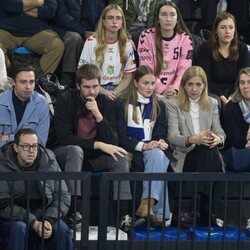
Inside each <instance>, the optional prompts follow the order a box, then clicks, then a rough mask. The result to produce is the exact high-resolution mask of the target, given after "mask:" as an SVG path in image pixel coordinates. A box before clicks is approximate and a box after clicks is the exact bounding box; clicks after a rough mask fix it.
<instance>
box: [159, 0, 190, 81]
mask: <svg viewBox="0 0 250 250" xmlns="http://www.w3.org/2000/svg"><path fill="white" fill-rule="evenodd" d="M164 6H170V7H173V8H174V9H175V10H176V13H177V23H176V25H175V27H174V31H175V32H177V33H183V32H185V33H186V34H188V35H189V37H190V40H191V41H192V36H191V34H190V32H189V30H188V28H187V26H186V24H185V22H184V21H183V19H182V16H181V12H180V10H179V8H178V6H177V5H176V4H175V3H174V2H171V1H166V2H163V3H162V4H161V5H159V7H158V9H157V13H156V17H155V47H156V69H155V74H156V76H159V75H160V73H161V71H162V64H163V48H162V39H163V37H162V32H161V25H160V23H159V14H160V10H161V8H162V7H164Z"/></svg>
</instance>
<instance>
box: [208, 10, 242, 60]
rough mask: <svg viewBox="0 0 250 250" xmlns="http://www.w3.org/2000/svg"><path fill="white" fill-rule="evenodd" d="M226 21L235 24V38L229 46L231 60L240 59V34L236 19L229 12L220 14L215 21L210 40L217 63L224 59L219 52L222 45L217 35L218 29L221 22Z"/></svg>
mask: <svg viewBox="0 0 250 250" xmlns="http://www.w3.org/2000/svg"><path fill="white" fill-rule="evenodd" d="M226 19H232V20H233V22H234V27H235V31H234V38H233V40H232V41H231V43H230V46H229V59H230V60H232V61H237V60H238V58H239V49H238V33H237V27H236V20H235V17H234V16H233V15H232V14H230V13H228V12H220V13H219V14H218V15H217V16H216V18H215V21H214V25H213V28H212V32H211V38H210V44H211V47H212V55H213V58H214V60H215V61H219V60H221V59H222V57H221V54H220V52H219V48H220V44H219V39H218V35H217V29H218V26H219V24H220V22H221V21H223V20H226Z"/></svg>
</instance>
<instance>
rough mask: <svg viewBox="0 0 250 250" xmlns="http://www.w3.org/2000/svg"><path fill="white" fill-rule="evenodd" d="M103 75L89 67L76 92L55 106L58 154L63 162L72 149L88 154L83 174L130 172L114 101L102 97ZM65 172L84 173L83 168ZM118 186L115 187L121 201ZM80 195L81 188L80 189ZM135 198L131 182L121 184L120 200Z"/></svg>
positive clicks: (80, 70) (81, 72) (79, 74)
mask: <svg viewBox="0 0 250 250" xmlns="http://www.w3.org/2000/svg"><path fill="white" fill-rule="evenodd" d="M100 80H101V72H100V70H99V68H98V67H97V66H96V65H93V64H85V65H82V66H81V67H80V68H78V70H77V74H76V85H77V89H76V90H69V91H67V92H64V93H63V94H62V95H61V96H60V97H59V98H58V99H57V102H56V106H55V118H54V119H55V120H54V121H55V129H56V133H57V137H58V141H59V143H60V145H61V146H63V147H61V148H58V149H57V150H56V156H57V159H58V160H59V161H61V160H60V159H62V158H63V157H65V152H67V150H70V147H72V146H74V147H75V146H78V147H79V148H80V149H81V151H82V154H83V153H84V163H83V170H90V171H103V172H104V171H106V172H120V173H126V172H129V167H128V160H127V152H126V151H125V150H124V149H123V148H121V147H118V146H117V145H118V137H117V132H116V118H115V110H114V103H113V101H111V100H109V99H107V98H106V97H105V96H104V95H102V94H100V93H99V88H100V86H99V83H100ZM79 153H80V151H79ZM65 171H82V169H81V168H80V169H79V165H77V164H76V165H73V164H72V166H71V169H65ZM118 191H119V190H118V183H114V185H113V196H114V199H117V195H118ZM77 194H78V195H80V187H78V189H77ZM130 198H131V193H130V187H129V183H128V182H125V181H123V182H121V185H120V199H121V200H128V199H130Z"/></svg>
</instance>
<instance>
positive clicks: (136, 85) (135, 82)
mask: <svg viewBox="0 0 250 250" xmlns="http://www.w3.org/2000/svg"><path fill="white" fill-rule="evenodd" d="M134 85H135V88H136V89H137V87H138V84H137V81H136V80H134Z"/></svg>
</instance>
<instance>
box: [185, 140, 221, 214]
mask: <svg viewBox="0 0 250 250" xmlns="http://www.w3.org/2000/svg"><path fill="white" fill-rule="evenodd" d="M183 172H200V173H207V172H222V161H221V157H220V155H219V151H218V149H217V148H216V147H215V148H212V149H210V148H208V147H207V146H204V145H200V146H198V145H197V146H196V147H195V148H194V149H193V150H192V151H190V152H189V153H188V154H187V156H186V158H185V161H184V167H183ZM219 186H220V184H219V183H216V182H213V183H209V182H204V183H201V182H197V186H196V191H197V192H196V194H195V183H194V182H192V183H191V182H185V183H183V189H182V190H183V192H182V193H183V195H184V196H185V195H186V194H187V193H188V195H190V194H191V196H192V198H193V202H194V200H195V197H196V200H197V207H196V208H197V209H196V211H197V212H199V213H200V214H208V213H209V202H210V199H211V202H212V213H214V214H216V215H217V216H220V215H221V196H222V194H221V193H220V188H219ZM210 195H212V197H211V198H210ZM190 209H191V210H193V209H194V204H192V205H191V208H190Z"/></svg>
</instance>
